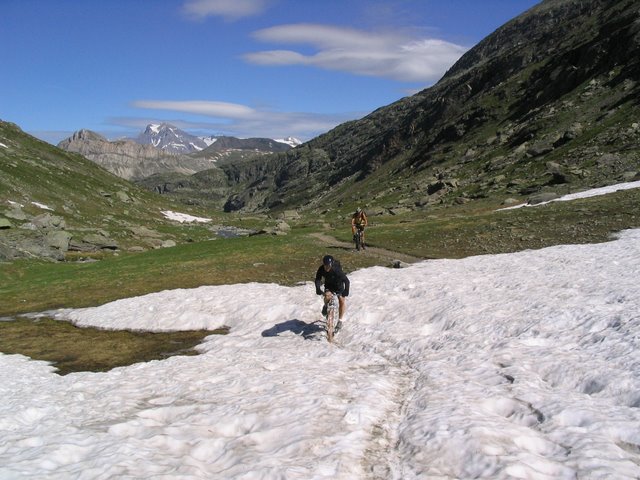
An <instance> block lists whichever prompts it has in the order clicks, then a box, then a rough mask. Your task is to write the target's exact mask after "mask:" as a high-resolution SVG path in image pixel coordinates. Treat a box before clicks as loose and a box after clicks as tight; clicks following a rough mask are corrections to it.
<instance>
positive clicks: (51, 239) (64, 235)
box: [45, 230, 72, 252]
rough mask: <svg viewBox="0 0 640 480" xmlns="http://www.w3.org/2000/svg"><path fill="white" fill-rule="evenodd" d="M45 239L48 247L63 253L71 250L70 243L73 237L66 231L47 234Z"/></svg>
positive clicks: (53, 231)
mask: <svg viewBox="0 0 640 480" xmlns="http://www.w3.org/2000/svg"><path fill="white" fill-rule="evenodd" d="M45 238H46V242H47V245H49V246H50V247H53V248H57V249H58V250H60V251H61V252H66V251H68V250H69V242H70V241H71V238H72V235H71V234H70V233H69V232H65V231H64V230H52V231H50V232H47V235H46V237H45Z"/></svg>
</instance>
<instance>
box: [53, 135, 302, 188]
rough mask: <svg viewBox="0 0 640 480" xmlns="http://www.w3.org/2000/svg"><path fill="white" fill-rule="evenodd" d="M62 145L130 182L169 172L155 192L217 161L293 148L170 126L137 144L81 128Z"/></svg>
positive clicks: (143, 137) (63, 147) (256, 139)
mask: <svg viewBox="0 0 640 480" xmlns="http://www.w3.org/2000/svg"><path fill="white" fill-rule="evenodd" d="M58 147H59V148H62V149H63V150H66V151H68V152H75V153H80V154H81V155H84V156H85V157H86V158H88V159H89V160H92V161H93V162H95V163H97V164H98V165H100V166H101V167H103V168H105V169H107V170H109V171H110V172H111V173H114V174H115V175H118V176H119V177H122V178H125V179H127V180H140V179H144V178H146V177H150V176H154V178H157V176H158V175H160V176H161V175H162V174H168V176H167V178H168V179H169V180H158V181H157V185H154V188H155V187H156V186H159V185H163V184H165V183H167V182H169V181H170V179H172V178H173V177H175V176H176V174H178V176H189V175H192V174H194V173H196V172H199V171H202V170H207V169H211V168H213V169H216V168H217V165H218V163H219V162H234V161H242V160H245V159H246V158H250V157H255V156H259V155H263V154H271V153H277V152H285V151H287V150H290V149H291V148H292V146H291V145H290V144H289V143H285V142H284V141H283V142H279V141H276V140H272V139H268V138H246V139H239V138H235V137H228V136H217V137H216V136H212V137H208V139H207V140H206V141H205V140H203V139H202V138H199V137H196V136H193V135H190V134H188V133H186V132H184V131H182V130H180V129H178V128H176V127H174V126H172V125H169V124H161V125H148V126H147V128H146V129H145V131H144V132H143V133H141V134H140V135H139V136H138V138H137V139H135V140H131V139H125V140H115V141H110V140H107V139H106V138H105V137H103V136H102V135H99V134H97V133H95V132H92V131H90V130H79V131H78V132H75V133H74V134H73V135H72V136H71V137H69V138H67V139H65V140H63V141H62V142H60V143H59V144H58ZM147 183H148V182H147ZM164 190H165V191H166V188H164Z"/></svg>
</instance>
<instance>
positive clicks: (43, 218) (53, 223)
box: [31, 213, 66, 230]
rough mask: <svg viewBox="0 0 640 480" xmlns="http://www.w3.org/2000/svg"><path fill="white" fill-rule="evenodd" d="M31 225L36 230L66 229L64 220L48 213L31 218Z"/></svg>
mask: <svg viewBox="0 0 640 480" xmlns="http://www.w3.org/2000/svg"><path fill="white" fill-rule="evenodd" d="M31 224H32V225H34V226H35V227H36V228H37V229H38V230H64V229H65V228H66V223H65V221H64V218H62V217H58V216H56V215H51V214H50V213H43V214H42V215H38V216H37V217H33V219H32V220H31Z"/></svg>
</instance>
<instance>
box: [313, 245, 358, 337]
mask: <svg viewBox="0 0 640 480" xmlns="http://www.w3.org/2000/svg"><path fill="white" fill-rule="evenodd" d="M323 279H324V292H323V291H322V283H323V282H322V281H323ZM315 284H316V294H318V295H324V307H323V308H322V314H323V315H325V314H326V312H327V303H329V300H330V299H331V296H332V295H334V294H335V295H337V296H338V302H339V307H338V309H339V310H338V323H337V325H336V331H337V330H339V329H340V328H341V327H342V318H343V317H344V311H345V308H346V305H345V297H348V296H349V285H350V282H349V279H348V278H347V276H346V275H345V273H344V272H343V271H342V268H341V267H340V262H339V261H338V260H336V259H335V258H333V257H332V256H331V255H325V256H324V258H323V259H322V265H320V267H319V268H318V271H317V272H316V279H315Z"/></svg>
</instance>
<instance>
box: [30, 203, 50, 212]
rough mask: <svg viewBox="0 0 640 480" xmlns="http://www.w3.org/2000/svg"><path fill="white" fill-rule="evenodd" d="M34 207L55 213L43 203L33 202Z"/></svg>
mask: <svg viewBox="0 0 640 480" xmlns="http://www.w3.org/2000/svg"><path fill="white" fill-rule="evenodd" d="M31 204H32V205H35V206H36V207H38V208H41V209H43V210H51V211H53V208H51V207H48V206H47V205H44V204H43V203H38V202H31Z"/></svg>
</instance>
